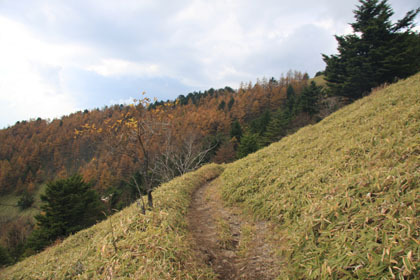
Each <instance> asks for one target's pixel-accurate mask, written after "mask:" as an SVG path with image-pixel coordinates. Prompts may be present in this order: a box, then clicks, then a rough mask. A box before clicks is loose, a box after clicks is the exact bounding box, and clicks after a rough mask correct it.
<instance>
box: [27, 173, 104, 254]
mask: <svg viewBox="0 0 420 280" xmlns="http://www.w3.org/2000/svg"><path fill="white" fill-rule="evenodd" d="M41 200H42V202H43V203H45V204H44V205H42V206H41V210H42V211H43V213H42V214H39V215H37V216H35V218H36V220H37V222H38V229H36V230H35V231H34V232H33V234H32V235H31V236H30V237H29V239H28V246H29V247H30V248H31V249H33V250H34V251H39V250H41V249H43V248H44V247H45V246H48V245H49V244H51V243H52V242H54V241H55V240H56V239H57V238H59V237H65V236H68V235H70V234H72V233H75V232H77V231H79V230H81V229H84V228H86V227H88V226H91V225H93V224H94V223H95V222H96V221H97V220H99V219H101V218H102V216H103V215H102V214H101V210H102V205H101V202H100V199H99V197H98V195H97V194H96V192H95V191H94V190H92V189H91V187H90V185H89V184H87V183H85V182H84V181H83V178H82V177H81V176H80V175H73V176H72V177H69V178H67V179H60V180H57V181H54V182H50V183H48V184H47V188H46V191H45V194H44V195H41Z"/></svg>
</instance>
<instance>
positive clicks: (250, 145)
mask: <svg viewBox="0 0 420 280" xmlns="http://www.w3.org/2000/svg"><path fill="white" fill-rule="evenodd" d="M258 148H259V147H258V135H257V134H255V133H250V132H247V133H245V134H244V136H242V139H241V143H240V144H239V147H238V152H237V154H236V156H237V157H238V158H243V157H246V156H247V155H248V154H250V153H253V152H256V151H257V150H258Z"/></svg>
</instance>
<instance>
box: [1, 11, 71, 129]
mask: <svg viewBox="0 0 420 280" xmlns="http://www.w3.org/2000/svg"><path fill="white" fill-rule="evenodd" d="M0 42H1V44H0V61H1V65H0V104H1V107H2V110H1V113H0V127H3V126H6V125H10V124H13V123H14V122H15V121H16V120H22V119H29V118H37V117H43V118H48V117H49V118H51V117H59V116H62V115H63V114H67V113H70V112H72V111H75V110H76V108H77V106H76V102H75V100H74V99H73V97H72V96H71V95H70V94H68V93H65V92H64V91H62V89H61V88H60V67H59V65H57V64H56V63H55V62H56V61H58V60H60V58H61V57H63V56H66V52H68V51H69V49H67V48H55V47H54V46H51V45H48V44H45V43H43V42H41V41H39V40H37V39H36V38H34V37H33V36H32V35H31V34H30V33H29V32H28V31H27V30H26V29H25V27H24V26H22V25H21V24H19V23H16V22H14V21H11V20H9V19H6V18H4V17H0Z"/></svg>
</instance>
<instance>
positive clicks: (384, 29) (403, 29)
mask: <svg viewBox="0 0 420 280" xmlns="http://www.w3.org/2000/svg"><path fill="white" fill-rule="evenodd" d="M419 11H420V9H417V10H415V11H409V12H408V13H407V14H406V16H405V17H404V18H403V19H401V20H399V21H397V22H396V23H392V22H391V17H392V15H393V11H392V9H391V7H390V6H389V5H388V3H387V1H386V0H383V1H379V0H360V5H359V6H357V10H355V11H354V14H355V19H356V22H354V23H352V24H351V26H352V28H353V34H350V35H345V36H335V38H336V40H337V42H338V52H339V54H337V55H331V56H327V55H323V59H324V61H325V63H326V64H327V66H326V69H325V78H326V80H327V82H328V86H329V88H330V90H331V91H332V93H333V94H335V95H341V96H346V97H350V98H353V99H356V98H360V97H362V96H363V95H364V94H366V93H368V92H370V90H371V89H372V88H374V87H377V86H379V85H380V84H383V83H391V82H394V81H395V79H398V78H405V77H408V76H410V75H412V74H415V73H416V72H417V71H419V70H420V36H419V34H418V33H416V32H414V31H412V29H413V27H414V18H415V17H416V15H417V14H418V13H419Z"/></svg>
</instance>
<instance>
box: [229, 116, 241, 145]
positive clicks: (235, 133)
mask: <svg viewBox="0 0 420 280" xmlns="http://www.w3.org/2000/svg"><path fill="white" fill-rule="evenodd" d="M230 137H231V138H233V137H235V138H236V140H237V141H240V140H241V137H242V128H241V124H240V123H239V122H238V120H235V121H234V122H233V123H232V125H231V127H230Z"/></svg>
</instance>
